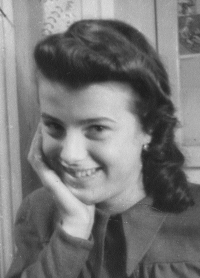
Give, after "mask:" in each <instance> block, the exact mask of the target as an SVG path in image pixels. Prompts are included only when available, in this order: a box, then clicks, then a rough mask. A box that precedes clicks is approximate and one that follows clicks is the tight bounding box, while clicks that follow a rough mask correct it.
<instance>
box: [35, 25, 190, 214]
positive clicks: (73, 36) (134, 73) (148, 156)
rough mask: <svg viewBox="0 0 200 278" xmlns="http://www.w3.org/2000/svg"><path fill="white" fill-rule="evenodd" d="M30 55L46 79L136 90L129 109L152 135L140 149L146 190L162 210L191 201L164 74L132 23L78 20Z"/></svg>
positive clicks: (64, 83)
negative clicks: (120, 84) (118, 85)
mask: <svg viewBox="0 0 200 278" xmlns="http://www.w3.org/2000/svg"><path fill="white" fill-rule="evenodd" d="M34 57H35V61H36V65H37V68H38V69H39V71H40V72H41V73H42V74H43V75H44V76H45V77H46V78H47V79H49V80H51V81H56V82H60V83H62V84H63V85H70V86H72V87H75V88H76V87H81V86H85V85H88V84H91V83H95V82H105V81H119V82H127V83H128V84H129V85H130V86H131V87H132V88H133V93H134V94H136V96H137V97H136V102H135V103H134V104H133V105H132V109H133V112H134V113H137V115H138V117H139V120H140V122H141V125H142V128H143V129H144V131H145V132H147V133H149V134H151V136H152V140H151V143H150V145H149V149H148V151H143V153H142V159H143V176H144V186H145V189H146V192H147V194H149V195H152V196H153V199H154V205H155V206H156V207H157V208H159V209H162V210H168V211H181V210H184V209H186V208H187V207H188V206H189V205H191V204H192V199H191V197H190V194H189V190H188V185H187V180H186V177H185V174H184V172H183V171H182V166H183V163H184V157H183V155H182V153H181V152H180V150H179V149H178V148H177V146H176V144H175V141H174V129H175V127H176V125H177V120H176V118H175V116H174V106H173V104H172V102H171V100H170V94H171V92H170V85H169V80H168V75H167V72H166V70H165V68H164V66H163V64H162V62H161V61H160V58H159V57H158V55H157V53H156V52H155V50H154V49H153V48H152V46H151V45H150V44H149V43H148V41H147V40H146V38H145V37H144V36H143V35H142V34H141V33H140V32H139V31H138V30H137V29H135V28H133V27H132V26H130V25H128V24H125V23H123V22H121V21H116V20H81V21H78V22H75V23H74V24H72V25H71V26H70V27H69V29H68V30H67V31H66V32H64V33H60V34H55V35H51V36H49V37H47V38H45V39H44V40H42V41H41V42H39V43H38V44H37V45H36V48H35V52H34ZM130 106H131V105H130Z"/></svg>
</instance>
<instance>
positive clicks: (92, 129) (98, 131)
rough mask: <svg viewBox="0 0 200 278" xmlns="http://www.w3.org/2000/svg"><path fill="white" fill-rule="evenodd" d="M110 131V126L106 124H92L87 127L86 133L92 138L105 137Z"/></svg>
mask: <svg viewBox="0 0 200 278" xmlns="http://www.w3.org/2000/svg"><path fill="white" fill-rule="evenodd" d="M108 131H109V127H107V126H104V125H91V126H89V127H88V128H87V131H86V135H87V137H88V138H90V139H94V140H99V139H104V138H105V137H106V136H107V134H108Z"/></svg>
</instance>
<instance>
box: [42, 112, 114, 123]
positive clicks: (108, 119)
mask: <svg viewBox="0 0 200 278" xmlns="http://www.w3.org/2000/svg"><path fill="white" fill-rule="evenodd" d="M41 117H42V118H44V119H46V120H52V121H56V122H58V123H60V124H62V121H61V120H59V119H57V118H55V117H53V116H51V115H48V114H47V113H42V114H41ZM102 121H106V122H111V123H114V124H116V121H115V120H113V119H110V118H107V117H96V118H95V117H94V118H88V119H81V120H79V121H78V123H79V124H83V125H87V124H94V123H99V122H102Z"/></svg>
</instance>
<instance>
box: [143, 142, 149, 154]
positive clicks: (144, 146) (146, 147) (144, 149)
mask: <svg viewBox="0 0 200 278" xmlns="http://www.w3.org/2000/svg"><path fill="white" fill-rule="evenodd" d="M142 149H143V151H146V152H147V151H148V150H149V144H148V143H147V144H144V145H143V147H142Z"/></svg>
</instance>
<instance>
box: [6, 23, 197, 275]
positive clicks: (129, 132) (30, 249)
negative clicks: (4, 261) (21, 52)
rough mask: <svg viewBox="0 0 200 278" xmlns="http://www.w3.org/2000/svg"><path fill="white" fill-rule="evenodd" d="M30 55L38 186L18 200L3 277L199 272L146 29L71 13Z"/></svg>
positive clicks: (166, 94)
mask: <svg viewBox="0 0 200 278" xmlns="http://www.w3.org/2000/svg"><path fill="white" fill-rule="evenodd" d="M34 57H35V61H36V65H37V71H38V74H37V78H38V90H39V98H40V114H41V120H40V124H39V126H38V129H37V132H36V134H35V137H34V139H33V142H32V145H31V149H30V153H29V162H30V163H31V165H32V167H33V168H34V170H35V172H36V173H37V174H38V176H39V178H40V180H41V182H42V184H43V186H44V188H42V189H40V190H36V191H35V192H34V193H33V194H31V195H30V196H28V197H27V198H26V199H25V200H24V202H23V204H22V206H21V208H20V211H19V213H18V217H17V221H16V235H17V238H16V241H17V246H18V251H17V254H16V257H15V259H14V261H13V264H12V266H11V269H10V271H9V273H8V275H7V277H13V278H14V277H24V276H26V277H30V278H32V277H40V278H43V277H68V278H72V277H84V278H91V277H102V278H109V277H116V278H117V277H119V278H122V277H123V278H126V277H140V278H143V277H152V275H153V276H154V277H155V278H156V277H159V278H160V277H170V278H175V277H185V276H187V274H188V273H189V276H188V277H193V278H194V277H198V276H199V270H200V262H199V261H198V259H197V258H199V253H200V245H199V237H200V234H199V231H200V229H199V227H200V223H199V213H200V205H199V204H200V190H199V189H198V188H196V187H195V186H193V187H191V190H190V188H189V184H188V181H187V179H186V176H185V174H184V172H183V169H182V168H183V164H184V157H183V155H182V153H181V151H180V150H179V148H178V146H177V144H176V142H175V140H174V131H175V128H176V125H177V119H176V118H175V116H174V107H173V104H172V102H171V99H170V95H171V90H170V86H169V80H168V75H167V73H166V70H165V68H164V67H163V65H162V63H161V61H160V59H159V57H158V55H157V54H156V52H155V51H154V49H153V48H152V47H151V46H150V45H149V43H148V42H147V40H146V38H145V37H144V36H143V35H142V34H141V33H140V32H139V31H138V30H137V29H135V28H133V27H131V26H129V25H127V24H125V23H123V22H121V21H116V20H82V21H78V22H76V23H74V24H72V25H71V26H70V27H69V29H68V30H67V31H66V32H64V33H60V34H55V35H52V36H49V37H47V38H45V39H44V40H42V41H41V42H39V43H38V44H37V46H36V48H35V52H34ZM119 244H120V248H119ZM194 246H195V247H194Z"/></svg>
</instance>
